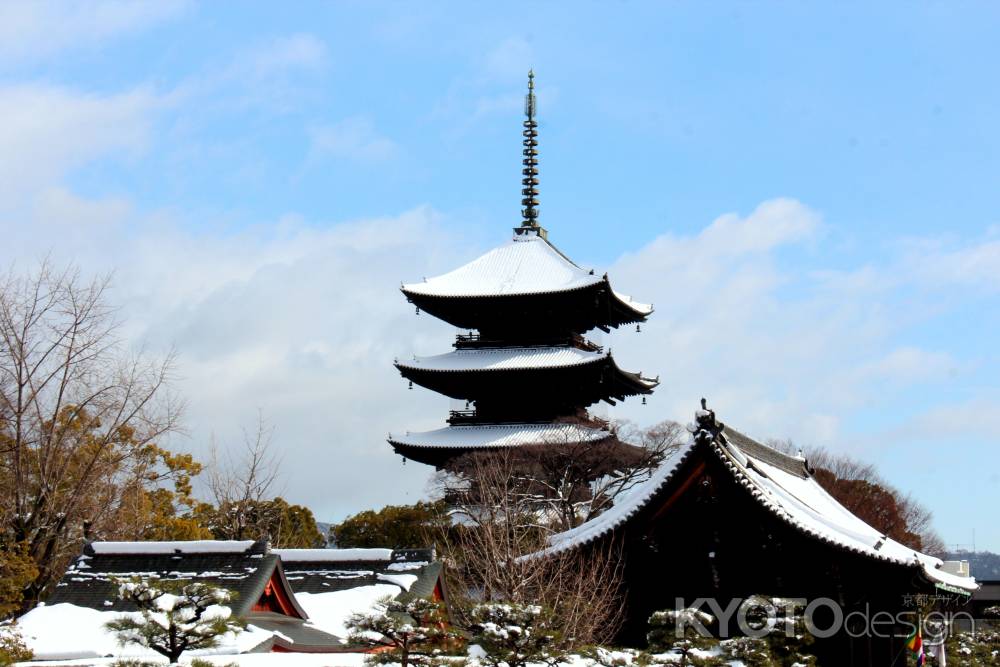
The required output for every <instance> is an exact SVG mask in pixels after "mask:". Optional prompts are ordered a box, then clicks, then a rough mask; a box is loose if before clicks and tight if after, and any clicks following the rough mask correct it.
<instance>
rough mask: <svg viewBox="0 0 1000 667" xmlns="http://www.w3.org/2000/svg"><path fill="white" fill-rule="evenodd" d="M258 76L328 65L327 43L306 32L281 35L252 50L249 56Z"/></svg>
mask: <svg viewBox="0 0 1000 667" xmlns="http://www.w3.org/2000/svg"><path fill="white" fill-rule="evenodd" d="M247 59H248V60H249V62H250V63H251V66H252V68H253V69H254V71H255V73H256V74H257V75H258V76H261V77H263V76H269V75H271V74H274V73H277V72H284V71H286V70H290V69H307V70H308V69H318V68H321V67H323V66H325V65H326V62H327V48H326V44H325V43H324V42H323V41H322V40H321V39H319V38H318V37H316V36H315V35H310V34H306V33H298V34H295V35H287V36H284V37H279V38H278V39H275V40H274V41H272V42H271V43H269V44H266V45H264V46H262V47H260V48H258V49H257V50H256V51H254V52H252V53H251V54H250V55H249V56H248V58H247Z"/></svg>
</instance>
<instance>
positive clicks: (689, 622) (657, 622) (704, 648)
mask: <svg viewBox="0 0 1000 667" xmlns="http://www.w3.org/2000/svg"><path fill="white" fill-rule="evenodd" d="M714 624H715V618H714V617H713V616H712V615H711V614H708V613H706V612H704V611H701V610H700V609H694V608H687V609H680V610H672V609H668V610H664V611H658V612H655V613H653V615H652V616H650V617H649V632H648V633H647V635H646V641H647V642H649V648H650V650H651V651H657V652H663V653H667V654H669V655H671V658H672V662H675V663H676V664H678V665H693V666H695V667H716V666H717V665H725V664H726V663H725V662H724V661H723V660H722V658H721V657H720V656H719V655H718V653H719V640H718V639H716V638H714V637H712V636H707V637H706V636H705V635H704V634H702V633H701V632H699V631H698V628H699V627H704V628H705V629H706V630H708V629H710V628H711V627H712V626H713V625H714Z"/></svg>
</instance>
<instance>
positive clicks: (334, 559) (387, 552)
mask: <svg viewBox="0 0 1000 667" xmlns="http://www.w3.org/2000/svg"><path fill="white" fill-rule="evenodd" d="M271 553H273V554H278V556H280V557H281V560H282V561H284V562H286V563H312V562H329V563H338V562H347V561H368V560H370V561H388V560H392V549H271Z"/></svg>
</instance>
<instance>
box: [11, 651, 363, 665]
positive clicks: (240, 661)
mask: <svg viewBox="0 0 1000 667" xmlns="http://www.w3.org/2000/svg"><path fill="white" fill-rule="evenodd" d="M196 657H197V658H198V659H200V660H205V661H207V662H210V663H212V664H213V665H219V666H220V667H221V666H222V665H232V664H237V665H239V666H240V667H279V666H280V667H286V666H287V667H362V665H363V664H364V658H365V656H364V654H363V653H311V654H310V653H244V654H243V655H214V656H197V655H188V654H184V655H182V656H181V660H180V664H182V665H190V664H191V660H193V659H194V658H196ZM117 659H118V658H85V659H81V660H58V661H44V662H38V661H34V662H20V663H18V667H27V666H28V665H34V666H37V667H56V666H61V665H76V666H79V667H83V666H85V665H93V666H94V667H98V666H101V667H105V666H110V665H111V664H113V663H114V661H115V660H117ZM142 659H143V660H148V661H149V662H155V663H157V664H162V665H166V664H167V660H166V658H163V657H162V656H157V655H155V654H153V655H150V656H143V658H142Z"/></svg>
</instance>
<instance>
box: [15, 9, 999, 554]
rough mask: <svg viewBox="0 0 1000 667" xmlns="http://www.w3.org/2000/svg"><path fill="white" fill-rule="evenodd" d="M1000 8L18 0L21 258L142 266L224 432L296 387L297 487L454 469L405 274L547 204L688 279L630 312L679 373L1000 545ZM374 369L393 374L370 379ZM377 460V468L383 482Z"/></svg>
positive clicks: (617, 247)
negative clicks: (526, 121)
mask: <svg viewBox="0 0 1000 667" xmlns="http://www.w3.org/2000/svg"><path fill="white" fill-rule="evenodd" d="M998 29H1000V9H998V8H997V6H996V5H993V4H988V3H979V4H977V3H965V4H962V5H961V7H956V6H955V5H954V4H951V3H908V4H903V3H898V4H896V3H884V4H880V5H879V7H877V8H872V7H870V6H867V5H866V4H862V3H829V4H827V5H821V4H819V3H810V4H794V5H793V4H789V3H774V4H766V3H753V4H750V3H713V4H711V5H710V6H709V5H706V4H705V3H631V2H621V3H615V4H609V3H590V4H588V3H572V4H571V3H554V2H553V3H526V4H518V3H504V4H502V5H494V6H488V5H486V4H484V3H423V4H421V5H420V7H419V10H417V9H415V6H413V5H410V4H403V3H367V2H365V3H362V2H356V3H349V2H340V3H325V2H324V3H296V4H294V5H290V6H284V5H277V4H275V3H239V4H227V3H205V4H197V3H191V2H179V1H178V2H163V3H136V4H131V3H118V2H100V1H98V2H92V3H85V4H75V3H55V2H53V3H46V2H31V3H18V2H14V3H4V4H3V5H2V6H0V110H2V111H3V115H2V117H3V119H4V120H3V122H2V123H0V229H2V230H3V234H4V236H5V237H6V238H7V239H8V241H9V242H8V243H7V244H5V245H6V247H5V248H3V249H0V260H3V261H4V262H5V263H10V262H12V261H14V260H17V261H18V262H20V263H21V265H23V264H24V263H25V262H26V261H27V260H26V258H33V257H37V256H40V255H42V254H44V253H46V252H50V253H52V254H53V256H54V257H56V258H57V259H58V260H60V261H67V262H68V261H74V262H76V263H78V264H80V265H81V266H82V267H83V268H84V269H85V270H87V271H90V272H106V271H111V270H113V271H115V276H116V279H115V284H116V292H115V298H116V299H118V300H119V301H120V302H121V303H122V304H123V307H124V312H125V314H126V315H127V316H128V328H127V332H128V334H129V336H130V337H132V338H133V339H134V341H135V342H137V343H139V342H142V343H144V344H146V345H147V346H148V347H149V348H151V349H153V350H164V349H167V348H168V347H169V346H174V347H176V349H177V350H178V352H179V354H180V364H181V366H180V376H181V379H180V381H179V387H178V390H179V391H180V392H181V393H183V394H184V395H185V396H187V398H188V400H189V404H190V408H189V413H188V428H189V431H190V436H189V437H188V438H186V439H183V440H180V441H178V444H177V446H180V447H185V448H189V449H191V450H193V451H195V452H196V453H197V452H204V450H205V447H206V443H207V442H208V441H209V440H210V439H211V438H212V437H215V438H216V439H217V440H218V441H220V442H223V443H232V442H233V441H234V439H238V432H239V427H240V426H241V425H246V424H248V423H250V422H252V420H253V418H254V415H255V414H256V411H257V410H258V409H259V410H261V411H262V412H263V413H264V414H265V415H266V416H267V418H268V420H269V422H270V423H271V424H272V425H273V427H274V430H275V440H276V443H277V444H278V445H279V446H280V447H281V448H282V449H283V450H284V451H285V453H286V454H285V468H286V473H287V477H288V479H287V482H286V489H285V493H286V495H287V496H289V498H290V499H292V500H296V501H299V502H306V503H308V504H310V505H311V506H312V507H313V508H314V509H315V510H316V513H317V515H319V516H320V517H321V518H326V519H334V520H336V519H339V518H341V517H343V516H344V515H345V514H347V513H349V512H353V511H357V510H360V509H363V508H366V507H369V506H372V505H380V504H383V503H388V502H411V501H413V500H416V499H418V498H420V497H422V495H423V494H424V493H425V491H426V484H427V477H428V471H427V470H426V469H425V468H421V467H420V466H414V465H412V464H411V465H409V466H406V467H405V468H403V467H401V466H400V464H399V461H398V459H396V458H394V457H393V456H392V455H391V453H390V452H389V451H388V447H387V446H386V445H385V444H384V436H385V433H386V431H389V430H398V429H406V428H413V429H421V428H434V427H437V426H438V425H440V422H441V419H442V417H443V415H444V412H445V411H446V410H447V407H448V405H447V401H444V400H443V399H440V398H439V397H435V396H432V395H429V393H428V392H422V391H417V390H415V391H413V392H408V391H407V390H406V387H405V383H404V382H403V381H402V380H401V379H399V378H398V376H397V375H396V373H395V371H394V370H393V369H392V366H391V361H392V358H393V357H394V356H396V355H402V354H410V353H413V352H417V353H421V354H427V353H434V352H439V351H444V350H445V349H446V348H447V346H448V342H449V336H450V335H451V333H452V332H451V331H450V330H449V329H448V327H446V326H445V325H442V324H440V323H435V322H433V321H431V320H430V318H427V317H415V316H414V315H413V312H412V309H411V308H410V307H409V306H407V305H406V303H405V302H404V301H403V299H402V298H401V297H400V295H399V293H398V292H397V291H396V289H395V288H396V287H398V285H399V283H400V281H403V280H413V279H415V278H419V277H420V276H421V275H432V274H433V273H437V272H443V271H445V270H448V269H450V268H453V267H454V266H456V265H457V264H458V263H460V262H462V261H464V260H467V259H471V258H472V257H475V256H476V254H477V253H479V252H482V251H484V250H485V249H487V248H489V247H491V246H493V245H496V244H498V243H500V242H502V241H503V240H505V239H506V237H507V235H508V232H509V227H510V226H512V225H513V224H516V222H517V221H518V199H519V196H518V195H519V176H520V174H519V160H520V145H519V139H520V113H521V105H522V96H523V92H524V90H523V89H524V84H525V74H526V72H527V70H528V68H529V67H533V68H534V69H535V72H536V74H537V79H536V81H537V86H538V96H539V114H540V122H541V127H540V132H541V137H540V142H541V146H540V150H541V166H540V170H541V187H540V190H541V197H540V199H541V221H542V223H543V224H544V225H545V226H546V227H547V228H548V229H549V230H550V233H551V235H552V239H553V240H554V241H555V242H556V244H557V245H559V247H560V248H562V249H563V250H564V251H565V252H567V253H568V254H569V255H570V256H572V257H574V258H575V259H576V260H577V261H578V262H580V263H581V264H585V265H589V266H595V267H599V268H602V269H606V270H609V271H610V272H611V275H612V278H613V279H614V281H615V284H616V285H618V286H619V288H620V289H623V290H624V291H626V292H629V293H632V294H634V295H635V296H636V298H638V299H640V300H648V301H653V302H654V304H655V305H656V308H657V312H656V314H655V316H654V318H653V320H652V321H651V322H650V325H649V326H648V327H644V332H643V333H641V334H636V333H634V332H620V333H616V334H613V335H611V336H609V337H607V340H605V342H607V343H609V344H612V345H613V346H614V347H615V352H616V356H617V357H619V358H620V359H621V361H622V364H623V365H624V366H626V367H630V368H634V369H640V368H641V369H642V370H643V371H644V372H645V373H647V374H653V375H656V374H659V375H660V376H661V379H662V380H663V384H662V386H661V388H660V390H659V391H658V392H657V394H656V396H655V397H654V398H653V399H652V400H650V401H649V405H647V406H644V407H642V406H638V405H632V404H626V405H624V406H622V407H620V408H616V409H614V410H613V411H611V412H610V413H609V414H610V415H611V416H613V417H620V418H627V419H632V420H635V421H638V422H640V423H648V422H652V421H656V420H658V419H661V418H674V419H681V420H688V419H690V414H691V412H692V411H693V409H694V408H695V407H696V404H697V399H698V398H700V397H701V396H702V395H706V396H708V397H709V398H710V400H712V402H713V404H714V405H715V406H716V408H717V409H718V410H719V412H720V416H721V417H722V418H723V419H724V420H725V421H727V422H730V423H733V424H734V425H737V426H739V427H742V428H743V429H744V430H747V431H749V432H750V433H752V434H753V435H756V436H758V437H760V438H770V437H779V438H786V437H788V438H792V439H793V440H795V441H796V442H799V443H802V444H803V445H808V444H816V445H822V446H826V447H831V448H833V449H837V450H839V451H845V452H849V453H851V454H852V455H855V456H859V457H862V458H865V459H867V460H871V461H874V462H875V463H877V464H878V465H879V467H880V469H881V470H882V471H883V473H884V474H885V475H886V477H888V478H889V479H890V481H891V482H892V483H894V484H895V485H897V486H899V487H900V488H902V489H903V490H905V491H907V492H910V493H913V494H914V495H915V496H916V497H917V498H919V499H920V500H921V501H923V502H924V503H925V504H927V505H928V506H930V507H931V508H932V509H933V511H934V513H935V515H936V517H937V527H938V529H939V531H940V532H941V533H942V535H943V536H944V538H945V540H946V542H949V543H961V544H968V543H970V542H971V541H972V534H973V531H974V530H975V531H976V532H975V534H976V541H977V545H978V546H979V547H981V548H983V547H986V548H992V549H994V550H1000V527H998V526H997V524H996V521H995V519H994V518H992V517H991V516H990V514H991V512H990V508H994V507H996V505H997V504H998V501H1000V472H998V470H1000V453H998V452H1000V448H998V445H1000V436H998V435H997V434H998V433H1000V389H998V386H997V380H996V378H997V375H998V371H1000V359H998V353H997V348H996V337H997V336H996V331H997V329H998V325H1000V316H998V312H1000V311H998V308H997V306H998V305H1000V303H998V302H1000V298H998V296H1000V187H998V183H997V179H998V174H1000V130H998V128H997V123H996V118H998V117H1000V113H998V112H1000V85H998V83H1000V81H998V78H1000V74H998V70H997V68H996V66H995V65H996V63H997V62H1000V41H998V40H996V38H995V37H996V34H997V31H998ZM358 378H362V380H361V381H360V382H359V380H358ZM366 477H367V481H362V480H365V479H366Z"/></svg>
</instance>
